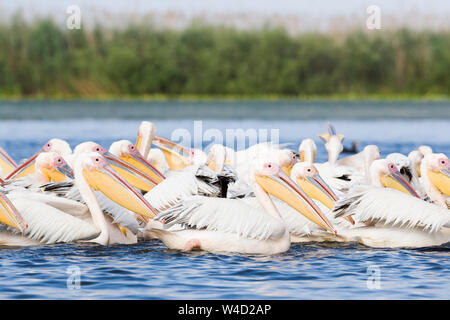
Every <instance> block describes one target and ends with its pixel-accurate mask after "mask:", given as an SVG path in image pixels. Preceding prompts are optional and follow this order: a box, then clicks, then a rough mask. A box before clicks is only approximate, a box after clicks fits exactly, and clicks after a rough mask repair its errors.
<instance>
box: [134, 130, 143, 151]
mask: <svg viewBox="0 0 450 320" xmlns="http://www.w3.org/2000/svg"><path fill="white" fill-rule="evenodd" d="M141 144H142V135H141V134H140V133H138V135H137V138H136V143H135V144H134V145H135V146H136V148H137V149H138V150H141V149H140V148H141Z"/></svg>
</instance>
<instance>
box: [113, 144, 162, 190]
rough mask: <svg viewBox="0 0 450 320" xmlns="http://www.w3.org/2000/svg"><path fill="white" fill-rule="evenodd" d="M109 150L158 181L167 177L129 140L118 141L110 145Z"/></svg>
mask: <svg viewBox="0 0 450 320" xmlns="http://www.w3.org/2000/svg"><path fill="white" fill-rule="evenodd" d="M109 152H110V153H112V154H113V155H115V156H117V157H119V158H120V159H122V160H123V161H125V162H127V163H128V164H130V165H132V166H133V167H135V168H137V169H139V170H140V171H142V172H144V173H145V174H147V175H148V176H150V177H151V178H152V179H153V180H154V181H155V182H156V183H160V182H161V181H163V180H164V179H165V177H164V176H163V175H162V173H160V172H159V171H158V169H156V168H155V167H154V166H153V165H151V164H150V163H149V162H148V161H147V160H146V159H145V158H144V157H143V156H142V154H141V153H140V152H139V151H138V149H137V147H136V146H135V145H134V144H132V143H131V142H130V141H128V140H120V141H116V142H114V143H113V144H111V146H110V147H109Z"/></svg>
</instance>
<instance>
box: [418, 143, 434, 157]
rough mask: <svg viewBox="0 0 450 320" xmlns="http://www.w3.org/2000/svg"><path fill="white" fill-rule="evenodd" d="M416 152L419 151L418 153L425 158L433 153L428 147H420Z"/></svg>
mask: <svg viewBox="0 0 450 320" xmlns="http://www.w3.org/2000/svg"><path fill="white" fill-rule="evenodd" d="M417 150H419V152H420V153H421V154H422V155H423V156H424V157H425V156H426V155H428V154H432V153H433V149H431V147H430V146H425V145H422V146H420V147H418V148H417Z"/></svg>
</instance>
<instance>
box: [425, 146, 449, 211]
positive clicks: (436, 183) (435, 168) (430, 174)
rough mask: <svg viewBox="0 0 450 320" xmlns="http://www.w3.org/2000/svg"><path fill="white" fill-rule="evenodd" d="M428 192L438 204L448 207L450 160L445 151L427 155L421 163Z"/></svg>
mask: <svg viewBox="0 0 450 320" xmlns="http://www.w3.org/2000/svg"><path fill="white" fill-rule="evenodd" d="M420 171H421V172H423V174H422V178H421V179H422V184H423V186H424V189H425V192H426V194H427V195H428V196H429V197H430V199H431V200H432V201H433V202H434V203H436V204H437V205H439V206H441V207H444V208H448V207H449V203H448V200H447V199H446V197H449V196H450V160H449V159H448V158H447V156H446V155H445V154H443V153H431V154H428V155H426V156H425V157H424V158H423V160H422V164H421V165H420ZM449 213H450V212H449Z"/></svg>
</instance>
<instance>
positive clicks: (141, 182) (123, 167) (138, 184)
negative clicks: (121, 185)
mask: <svg viewBox="0 0 450 320" xmlns="http://www.w3.org/2000/svg"><path fill="white" fill-rule="evenodd" d="M103 157H104V158H105V159H106V161H107V162H108V163H109V164H111V166H112V167H113V168H114V170H115V171H117V172H118V173H119V174H120V175H121V176H122V177H123V178H124V179H125V180H126V181H128V182H129V183H130V184H131V185H132V186H133V187H135V188H138V189H140V190H144V191H146V192H148V191H150V190H151V189H153V187H154V186H155V185H157V182H156V181H155V180H153V178H152V177H150V176H148V175H147V174H146V173H145V172H142V171H141V170H139V169H138V168H136V167H135V166H133V165H131V164H129V163H127V162H126V161H124V160H122V159H121V158H119V157H117V156H115V155H113V154H112V153H110V152H106V153H104V154H103Z"/></svg>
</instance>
